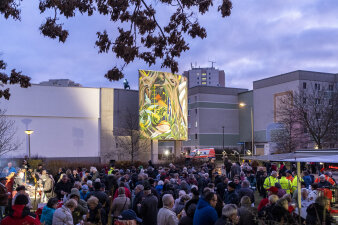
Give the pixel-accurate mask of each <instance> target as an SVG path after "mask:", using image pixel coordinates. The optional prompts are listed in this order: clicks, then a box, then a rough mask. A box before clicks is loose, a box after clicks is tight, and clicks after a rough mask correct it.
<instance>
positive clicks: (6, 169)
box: [4, 162, 16, 176]
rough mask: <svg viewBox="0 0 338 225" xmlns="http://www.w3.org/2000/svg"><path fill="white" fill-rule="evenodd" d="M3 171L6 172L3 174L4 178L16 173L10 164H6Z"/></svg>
mask: <svg viewBox="0 0 338 225" xmlns="http://www.w3.org/2000/svg"><path fill="white" fill-rule="evenodd" d="M4 170H5V171H6V172H7V173H6V174H4V175H5V176H8V175H9V174H10V173H16V169H15V168H14V167H13V163H12V162H8V163H7V167H5V168H4Z"/></svg>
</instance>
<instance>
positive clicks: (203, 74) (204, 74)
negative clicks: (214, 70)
mask: <svg viewBox="0 0 338 225" xmlns="http://www.w3.org/2000/svg"><path fill="white" fill-rule="evenodd" d="M196 75H197V76H199V75H200V73H196ZM206 75H207V73H202V76H206ZM209 75H211V73H209Z"/></svg>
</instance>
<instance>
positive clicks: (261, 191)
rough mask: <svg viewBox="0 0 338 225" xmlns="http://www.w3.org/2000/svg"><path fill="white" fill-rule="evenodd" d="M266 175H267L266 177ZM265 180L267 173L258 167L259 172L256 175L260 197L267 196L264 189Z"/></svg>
mask: <svg viewBox="0 0 338 225" xmlns="http://www.w3.org/2000/svg"><path fill="white" fill-rule="evenodd" d="M264 174H265V176H264ZM265 178H266V172H264V168H263V167H258V171H257V173H256V182H257V190H258V192H259V194H260V196H264V195H265V189H264V187H263V185H264V180H265Z"/></svg>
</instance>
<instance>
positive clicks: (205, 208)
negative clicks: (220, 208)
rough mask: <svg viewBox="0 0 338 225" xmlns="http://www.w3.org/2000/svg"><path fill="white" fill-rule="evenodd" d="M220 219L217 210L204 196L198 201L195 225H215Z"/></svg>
mask: <svg viewBox="0 0 338 225" xmlns="http://www.w3.org/2000/svg"><path fill="white" fill-rule="evenodd" d="M217 219H218V216H217V212H216V210H215V209H214V208H213V207H212V206H211V205H210V204H209V203H208V202H207V201H205V200H204V199H203V198H200V200H199V201H198V203H197V208H196V211H195V215H194V225H214V224H215V222H216V220H217Z"/></svg>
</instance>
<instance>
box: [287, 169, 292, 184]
mask: <svg viewBox="0 0 338 225" xmlns="http://www.w3.org/2000/svg"><path fill="white" fill-rule="evenodd" d="M285 174H286V179H288V180H289V181H291V183H292V181H293V176H292V172H291V171H290V170H287V171H286V172H285Z"/></svg>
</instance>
